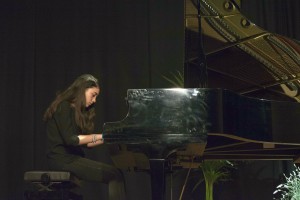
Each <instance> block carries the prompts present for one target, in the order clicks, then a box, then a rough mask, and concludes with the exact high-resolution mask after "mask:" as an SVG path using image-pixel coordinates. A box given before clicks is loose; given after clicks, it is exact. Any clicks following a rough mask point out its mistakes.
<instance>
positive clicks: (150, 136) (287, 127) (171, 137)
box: [103, 88, 300, 159]
mask: <svg viewBox="0 0 300 200" xmlns="http://www.w3.org/2000/svg"><path fill="white" fill-rule="evenodd" d="M126 100H127V103H128V114H127V116H126V117H125V118H124V119H123V120H121V121H118V122H108V123H105V124H104V127H103V138H104V142H105V143H107V144H110V143H118V144H129V145H132V144H134V145H139V146H147V148H146V150H145V149H142V151H148V152H144V153H146V154H147V156H150V157H152V158H162V157H163V156H164V155H168V153H166V151H169V152H170V151H172V150H174V149H175V150H176V149H178V150H180V148H181V149H184V148H185V147H186V145H187V144H191V143H195V144H201V146H202V148H203V151H201V150H200V154H201V155H197V156H199V157H202V158H204V159H277V158H278V159H296V156H297V155H298V154H299V152H300V151H299V149H300V147H299V144H300V133H299V130H300V123H299V122H298V121H299V120H298V118H299V117H298V116H300V104H299V103H296V102H284V101H270V100H265V99H256V98H250V97H246V96H242V95H239V94H236V93H233V92H231V91H229V90H225V89H208V88H189V89H179V88H178V89H129V90H128V92H127V98H126ZM151 151H153V152H155V153H152V152H151ZM162 152H164V153H162ZM198 153H199V152H198Z"/></svg>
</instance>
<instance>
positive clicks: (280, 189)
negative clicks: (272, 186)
mask: <svg viewBox="0 0 300 200" xmlns="http://www.w3.org/2000/svg"><path fill="white" fill-rule="evenodd" d="M294 167H295V169H294V170H293V171H292V172H291V173H290V175H289V176H287V175H285V174H283V175H284V178H285V183H282V184H279V185H278V186H277V187H276V190H275V192H274V193H273V194H274V195H280V198H279V199H280V200H298V199H300V168H299V167H297V166H296V165H294Z"/></svg>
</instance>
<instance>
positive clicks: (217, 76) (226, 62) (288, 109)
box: [103, 0, 300, 200]
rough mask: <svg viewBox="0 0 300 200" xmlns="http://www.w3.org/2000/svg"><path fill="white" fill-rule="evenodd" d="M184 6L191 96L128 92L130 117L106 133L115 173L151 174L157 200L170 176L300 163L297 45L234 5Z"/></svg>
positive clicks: (171, 91) (205, 1)
mask: <svg viewBox="0 0 300 200" xmlns="http://www.w3.org/2000/svg"><path fill="white" fill-rule="evenodd" d="M184 2H185V6H184V9H185V36H186V39H185V42H186V50H185V52H186V54H185V65H184V88H148V89H128V91H127V97H126V98H125V99H126V102H127V105H128V114H127V116H125V117H124V118H123V119H122V120H120V121H117V122H107V123H105V124H104V126H103V138H104V142H105V143H107V144H117V147H118V150H117V151H116V152H117V153H115V154H114V155H113V157H112V158H113V160H114V161H115V163H116V165H117V166H118V167H120V168H128V169H129V168H130V169H132V170H137V171H138V170H140V171H146V172H149V173H150V175H151V182H152V199H155V200H163V199H165V195H164V184H165V173H167V172H168V170H170V169H171V168H172V169H173V168H176V167H177V168H191V167H198V166H199V163H201V161H203V160H220V159H226V160H247V159H251V160H292V161H294V162H295V163H297V162H299V155H300V133H299V131H300V129H299V128H300V127H299V123H298V116H300V104H299V101H300V99H299V88H300V87H299V86H300V85H299V83H300V82H299V74H300V59H299V52H300V48H299V45H298V43H297V42H296V41H294V40H292V39H289V38H286V37H283V36H280V35H276V34H272V33H269V32H267V31H265V30H263V29H261V28H260V27H257V26H256V25H255V24H253V23H252V22H251V21H250V20H248V19H247V18H246V17H245V16H243V15H242V14H241V13H240V10H239V4H238V3H237V2H236V1H234V0H231V1H225V0H224V1H213V0H199V1H194V0H185V1H184ZM233 54H234V55H235V56H236V57H237V58H238V59H232V58H231V56H232V55H233ZM208 77H209V78H208Z"/></svg>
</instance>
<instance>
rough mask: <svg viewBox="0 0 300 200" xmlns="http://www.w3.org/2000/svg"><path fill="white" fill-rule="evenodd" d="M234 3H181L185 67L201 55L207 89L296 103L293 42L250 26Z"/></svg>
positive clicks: (297, 66)
mask: <svg viewBox="0 0 300 200" xmlns="http://www.w3.org/2000/svg"><path fill="white" fill-rule="evenodd" d="M199 2H200V5H199V4H198V3H199ZM238 2H239V1H235V0H218V1H215V0H199V1H197V0H185V48H186V51H185V52H186V55H185V65H195V66H196V67H197V65H198V64H199V60H198V59H199V53H200V54H204V55H205V57H206V63H207V65H206V66H207V74H208V75H207V76H208V81H207V86H208V87H210V88H226V89H229V90H232V91H234V92H236V93H239V94H243V95H246V96H252V97H258V98H265V99H273V100H285V101H298V102H299V101H300V97H299V87H300V84H299V74H300V56H299V52H300V46H299V42H297V41H294V40H292V39H289V38H287V37H284V36H281V35H278V34H274V33H270V32H268V31H266V30H264V29H262V28H260V27H258V26H256V25H255V24H254V23H252V22H251V21H250V20H249V19H247V18H246V17H245V16H243V14H241V13H240V5H239V3H238ZM199 10H200V16H201V17H200V18H199V16H198V11H199ZM199 19H201V23H199ZM200 29H201V30H202V31H201V32H200ZM187 75H188V74H187ZM189 78H190V77H189Z"/></svg>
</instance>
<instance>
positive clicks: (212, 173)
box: [193, 160, 233, 200]
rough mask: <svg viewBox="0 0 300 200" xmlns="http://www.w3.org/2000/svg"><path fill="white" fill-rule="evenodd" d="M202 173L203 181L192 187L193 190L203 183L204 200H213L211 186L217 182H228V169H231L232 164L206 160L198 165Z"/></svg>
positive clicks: (226, 161)
mask: <svg viewBox="0 0 300 200" xmlns="http://www.w3.org/2000/svg"><path fill="white" fill-rule="evenodd" d="M200 168H201V171H202V173H203V177H204V180H203V179H200V180H199V181H198V182H197V184H196V185H195V186H194V189H193V190H195V189H196V188H197V187H198V186H199V185H200V184H201V183H202V182H203V181H204V182H205V197H206V200H213V186H214V184H215V183H217V182H218V181H225V180H228V177H229V168H233V164H232V163H231V162H230V161H228V160H208V161H203V162H202V163H201V165H200Z"/></svg>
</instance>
